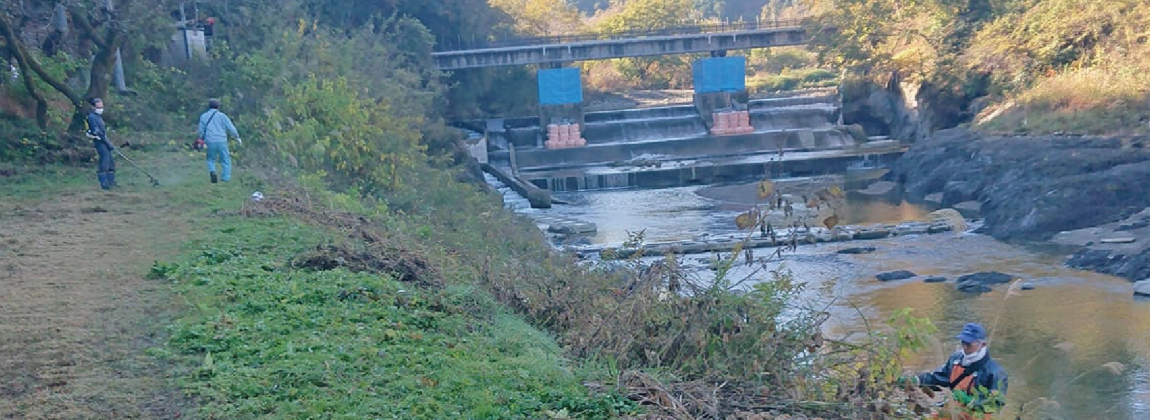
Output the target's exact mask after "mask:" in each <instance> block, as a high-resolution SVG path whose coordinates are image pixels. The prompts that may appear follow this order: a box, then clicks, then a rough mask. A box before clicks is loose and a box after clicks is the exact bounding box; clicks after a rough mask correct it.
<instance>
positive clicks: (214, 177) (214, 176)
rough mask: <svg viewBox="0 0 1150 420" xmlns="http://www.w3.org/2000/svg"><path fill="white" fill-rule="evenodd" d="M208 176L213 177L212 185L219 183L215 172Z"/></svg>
mask: <svg viewBox="0 0 1150 420" xmlns="http://www.w3.org/2000/svg"><path fill="white" fill-rule="evenodd" d="M208 175H209V176H211V177H212V183H213V184H215V183H216V182H217V181H219V178H216V173H215V172H212V173H210V174H208Z"/></svg>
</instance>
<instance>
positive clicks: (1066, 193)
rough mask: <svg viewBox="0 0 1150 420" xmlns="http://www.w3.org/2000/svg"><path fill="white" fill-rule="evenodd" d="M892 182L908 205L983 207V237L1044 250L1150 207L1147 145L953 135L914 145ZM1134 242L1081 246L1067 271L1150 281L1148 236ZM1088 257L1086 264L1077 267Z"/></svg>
mask: <svg viewBox="0 0 1150 420" xmlns="http://www.w3.org/2000/svg"><path fill="white" fill-rule="evenodd" d="M894 175H895V176H896V177H897V179H898V180H899V181H901V182H903V184H904V185H905V187H906V192H907V194H908V197H909V198H910V199H912V200H927V198H928V197H931V198H933V199H935V200H936V201H940V204H941V205H943V206H945V207H949V206H954V205H955V204H958V203H960V202H965V201H976V202H979V203H981V209H980V211H981V214H982V215H983V217H984V218H985V222H986V223H985V225H984V231H985V233H987V234H989V235H991V236H993V237H995V238H996V239H999V240H1004V241H1048V240H1051V239H1052V238H1054V236H1055V235H1057V234H1059V233H1060V232H1064V231H1074V230H1080V229H1087V228H1093V227H1096V226H1101V225H1107V224H1112V223H1115V222H1119V221H1122V220H1124V219H1127V218H1129V217H1131V216H1134V215H1135V214H1138V213H1139V212H1141V211H1143V210H1144V209H1146V208H1148V207H1150V182H1147V181H1148V180H1150V138H1148V137H1145V136H1142V137H1093V136H1068V135H1064V136H998V135H990V134H984V133H978V132H974V131H971V130H969V129H965V128H956V129H950V130H943V131H939V132H936V133H934V135H932V136H931V137H929V138H927V139H925V140H922V141H920V142H917V143H915V144H914V145H913V146H912V147H911V148H910V150H909V151H908V152H907V153H906V154H905V155H903V157H902V159H900V160H899V162H898V163H897V165H896V168H895V171H894ZM1096 233H1097V234H1099V235H1102V234H1103V233H1102V232H1100V231H1099V232H1096ZM1137 233H1140V235H1139V236H1142V237H1141V238H1138V240H1137V242H1136V243H1137V245H1136V246H1127V247H1124V248H1122V249H1109V248H1104V247H1103V246H1102V245H1096V243H1098V244H1100V243H1101V241H1100V240H1101V239H1104V238H1101V237H1100V238H1097V239H1099V240H1098V241H1093V240H1091V241H1086V242H1084V243H1082V244H1081V245H1084V246H1086V247H1085V248H1083V249H1082V250H1080V251H1079V252H1078V254H1076V256H1075V258H1072V259H1071V262H1070V264H1071V266H1075V267H1076V268H1083V269H1089V270H1093V271H1099V272H1103V273H1108V274H1115V275H1120V276H1123V277H1127V278H1130V279H1131V280H1135V281H1137V280H1143V278H1142V277H1144V276H1146V275H1150V258H1148V257H1150V231H1148V232H1144V233H1143V232H1131V234H1137ZM1092 247H1094V248H1092ZM1087 254H1089V255H1091V256H1092V258H1083V255H1087ZM1103 254H1105V255H1103Z"/></svg>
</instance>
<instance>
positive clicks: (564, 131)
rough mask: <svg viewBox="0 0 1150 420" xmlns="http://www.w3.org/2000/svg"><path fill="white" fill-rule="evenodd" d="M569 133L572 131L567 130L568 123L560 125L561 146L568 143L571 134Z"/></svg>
mask: <svg viewBox="0 0 1150 420" xmlns="http://www.w3.org/2000/svg"><path fill="white" fill-rule="evenodd" d="M569 133H570V131H568V130H567V125H566V124H563V125H560V126H559V137H558V140H559V147H563V146H564V145H566V144H567V138H568V137H569V136H570V134H569Z"/></svg>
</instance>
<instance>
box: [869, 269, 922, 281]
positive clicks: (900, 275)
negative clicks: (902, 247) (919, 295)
mask: <svg viewBox="0 0 1150 420" xmlns="http://www.w3.org/2000/svg"><path fill="white" fill-rule="evenodd" d="M917 275H918V274H914V273H912V272H909V271H906V270H898V271H891V272H887V273H879V274H877V275H875V276H874V277H875V278H876V279H879V281H895V280H905V279H909V278H911V277H914V276H917Z"/></svg>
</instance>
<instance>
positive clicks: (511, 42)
mask: <svg viewBox="0 0 1150 420" xmlns="http://www.w3.org/2000/svg"><path fill="white" fill-rule="evenodd" d="M806 21H807V20H806V19H787V20H769V21H757V22H731V23H713V22H700V23H694V24H686V25H682V26H676V27H672V28H664V29H650V30H635V31H621V32H601V33H582V34H570V35H553V36H528V37H507V38H495V37H486V38H484V37H475V36H472V37H471V38H467V37H462V36H460V37H454V38H438V39H437V40H436V41H437V42H436V44H435V52H451V51H463V50H477V49H486V48H507V47H522V46H530V45H552V44H568V43H573V42H586V41H606V40H614V39H634V38H647V37H656V36H673V35H697V34H705V33H724V32H741V31H757V30H766V29H779V28H793V27H798V26H802V25H803V24H804V23H806Z"/></svg>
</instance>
